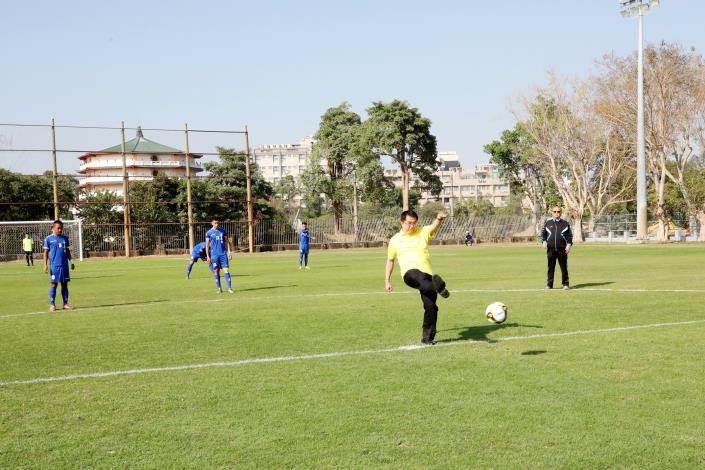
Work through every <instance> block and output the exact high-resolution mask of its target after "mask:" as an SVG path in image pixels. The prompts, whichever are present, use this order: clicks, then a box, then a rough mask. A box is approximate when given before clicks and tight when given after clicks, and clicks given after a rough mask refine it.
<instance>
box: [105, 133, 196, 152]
mask: <svg viewBox="0 0 705 470" xmlns="http://www.w3.org/2000/svg"><path fill="white" fill-rule="evenodd" d="M120 152H122V145H114V146H112V147H109V148H107V149H105V150H101V151H99V152H98V153H120ZM125 152H126V153H183V152H182V151H181V150H179V149H175V148H173V147H168V146H166V145H162V144H158V143H156V142H154V141H152V140H149V139H145V138H144V135H143V134H142V129H141V128H139V127H138V128H137V137H135V138H134V139H132V140H128V141H127V142H125Z"/></svg>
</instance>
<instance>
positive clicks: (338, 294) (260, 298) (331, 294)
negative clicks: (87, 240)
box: [0, 288, 705, 318]
mask: <svg viewBox="0 0 705 470" xmlns="http://www.w3.org/2000/svg"><path fill="white" fill-rule="evenodd" d="M553 291H555V292H564V291H563V290H562V289H554V290H553ZM450 292H451V293H468V292H476V293H512V292H546V291H545V290H544V289H451V290H450ZM569 292H620V293H644V292H654V293H658V292H661V293H689V294H705V289H610V288H584V289H572V290H571V291H569ZM415 293H416V291H413V290H406V291H401V292H394V293H393V295H403V294H415ZM236 294H237V291H236ZM361 295H387V293H386V292H384V291H369V292H328V293H322V294H300V295H267V296H253V297H240V296H236V297H235V298H234V299H235V300H237V301H263V300H276V299H299V298H316V297H348V296H361ZM558 295H565V294H558ZM227 299H228V297H224V298H220V299H193V300H167V301H164V302H154V301H146V302H134V303H127V304H117V305H102V306H101V305H99V306H96V307H79V308H76V309H73V310H72V313H73V312H76V311H80V312H84V311H91V310H103V309H115V308H121V307H143V306H148V305H151V304H155V303H158V304H160V305H169V304H187V303H201V302H203V303H209V302H222V301H224V300H227ZM60 313H61V311H60V310H59V311H58V312H55V313H50V312H48V311H46V310H42V311H37V312H23V313H11V314H7V315H0V318H12V317H26V316H32V315H57V314H60Z"/></svg>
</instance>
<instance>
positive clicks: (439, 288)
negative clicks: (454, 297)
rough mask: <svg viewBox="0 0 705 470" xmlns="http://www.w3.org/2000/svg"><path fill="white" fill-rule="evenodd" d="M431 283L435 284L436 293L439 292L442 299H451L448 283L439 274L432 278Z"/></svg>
mask: <svg viewBox="0 0 705 470" xmlns="http://www.w3.org/2000/svg"><path fill="white" fill-rule="evenodd" d="M431 282H433V288H434V289H435V291H436V292H438V294H439V295H440V296H441V297H443V298H444V299H447V298H448V297H450V292H448V289H446V283H445V281H444V280H443V278H441V276H439V275H438V274H434V275H433V277H432V278H431Z"/></svg>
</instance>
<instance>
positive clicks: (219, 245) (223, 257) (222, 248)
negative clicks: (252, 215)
mask: <svg viewBox="0 0 705 470" xmlns="http://www.w3.org/2000/svg"><path fill="white" fill-rule="evenodd" d="M211 227H213V228H211V229H210V230H208V231H207V232H206V259H207V260H208V264H209V265H210V266H211V271H213V277H214V278H215V285H216V287H218V293H219V294H220V293H221V292H223V289H222V287H221V285H220V270H221V269H222V270H223V273H225V282H226V283H227V284H228V292H229V293H230V294H232V293H233V288H232V281H231V278H230V265H229V264H228V260H231V259H232V258H233V244H232V242H231V241H230V237H229V236H228V232H226V231H225V230H224V229H222V228H220V221H219V220H218V219H213V220H212V221H211Z"/></svg>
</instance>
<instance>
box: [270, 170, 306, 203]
mask: <svg viewBox="0 0 705 470" xmlns="http://www.w3.org/2000/svg"><path fill="white" fill-rule="evenodd" d="M300 192H301V189H300V188H299V185H298V184H297V181H296V178H294V177H293V176H291V175H286V176H284V177H283V178H282V179H280V180H279V182H278V183H276V184H275V185H274V194H275V195H276V196H277V197H278V198H279V199H281V201H282V205H283V207H284V208H285V209H291V208H292V207H293V204H294V198H296V196H297V195H298V194H299V193H300Z"/></svg>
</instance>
